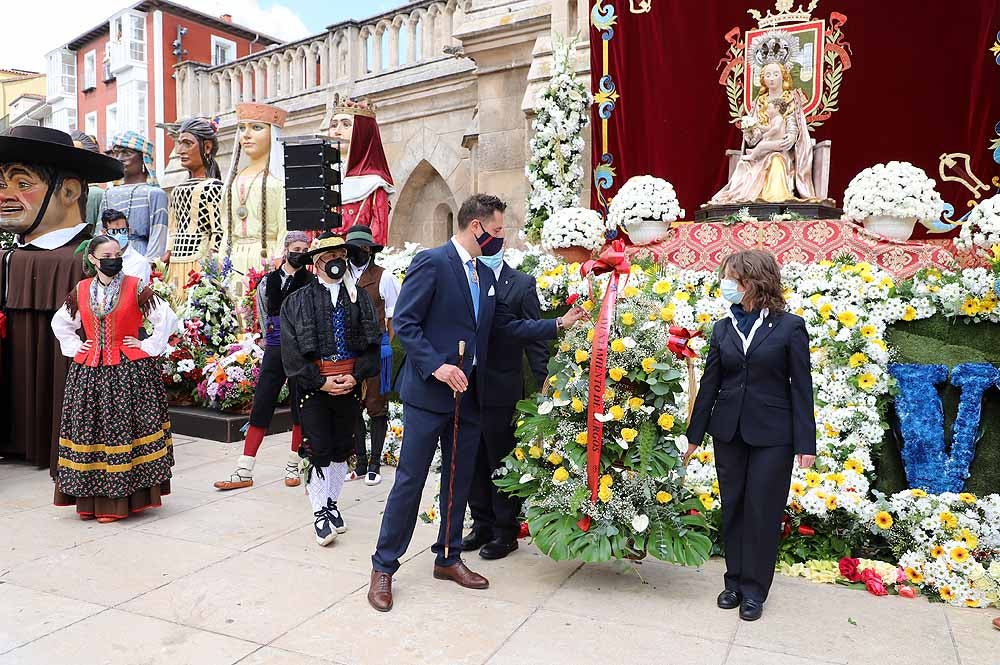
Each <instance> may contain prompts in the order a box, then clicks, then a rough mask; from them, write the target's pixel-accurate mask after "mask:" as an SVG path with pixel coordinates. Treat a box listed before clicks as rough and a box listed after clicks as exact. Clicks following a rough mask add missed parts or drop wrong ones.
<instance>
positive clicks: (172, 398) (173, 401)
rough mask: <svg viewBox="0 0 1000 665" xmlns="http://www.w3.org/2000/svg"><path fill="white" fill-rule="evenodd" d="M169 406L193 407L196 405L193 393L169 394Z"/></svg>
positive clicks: (169, 392) (170, 392)
mask: <svg viewBox="0 0 1000 665" xmlns="http://www.w3.org/2000/svg"><path fill="white" fill-rule="evenodd" d="M167 404H169V405H170V406H191V405H192V404H194V397H192V396H191V393H184V392H172V391H168V392H167Z"/></svg>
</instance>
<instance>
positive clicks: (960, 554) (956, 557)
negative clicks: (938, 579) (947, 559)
mask: <svg viewBox="0 0 1000 665" xmlns="http://www.w3.org/2000/svg"><path fill="white" fill-rule="evenodd" d="M951 560H952V561H954V562H955V563H965V562H966V561H968V560H969V550H967V549H965V548H964V547H953V548H951Z"/></svg>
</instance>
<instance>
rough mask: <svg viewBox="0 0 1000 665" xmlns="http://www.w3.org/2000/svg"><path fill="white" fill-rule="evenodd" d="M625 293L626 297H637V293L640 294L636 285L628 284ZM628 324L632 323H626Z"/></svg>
mask: <svg viewBox="0 0 1000 665" xmlns="http://www.w3.org/2000/svg"><path fill="white" fill-rule="evenodd" d="M623 293H624V295H625V297H626V298H635V297H636V296H637V295H639V289H637V288H635V287H634V286H626V287H625V291H624V292H623ZM626 325H631V324H626Z"/></svg>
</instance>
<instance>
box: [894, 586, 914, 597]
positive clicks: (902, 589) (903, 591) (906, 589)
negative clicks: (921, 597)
mask: <svg viewBox="0 0 1000 665" xmlns="http://www.w3.org/2000/svg"><path fill="white" fill-rule="evenodd" d="M896 590H897V591H898V592H899V595H900V596H902V597H903V598H916V597H917V590H916V589H914V588H913V587H911V586H907V585H905V584H901V585H900V586H898V587H896Z"/></svg>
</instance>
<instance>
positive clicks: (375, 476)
mask: <svg viewBox="0 0 1000 665" xmlns="http://www.w3.org/2000/svg"><path fill="white" fill-rule="evenodd" d="M380 482H382V474H380V473H375V472H374V471H369V472H368V475H367V476H365V485H368V486H369V487H372V486H374V485H378V484H379V483H380Z"/></svg>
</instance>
